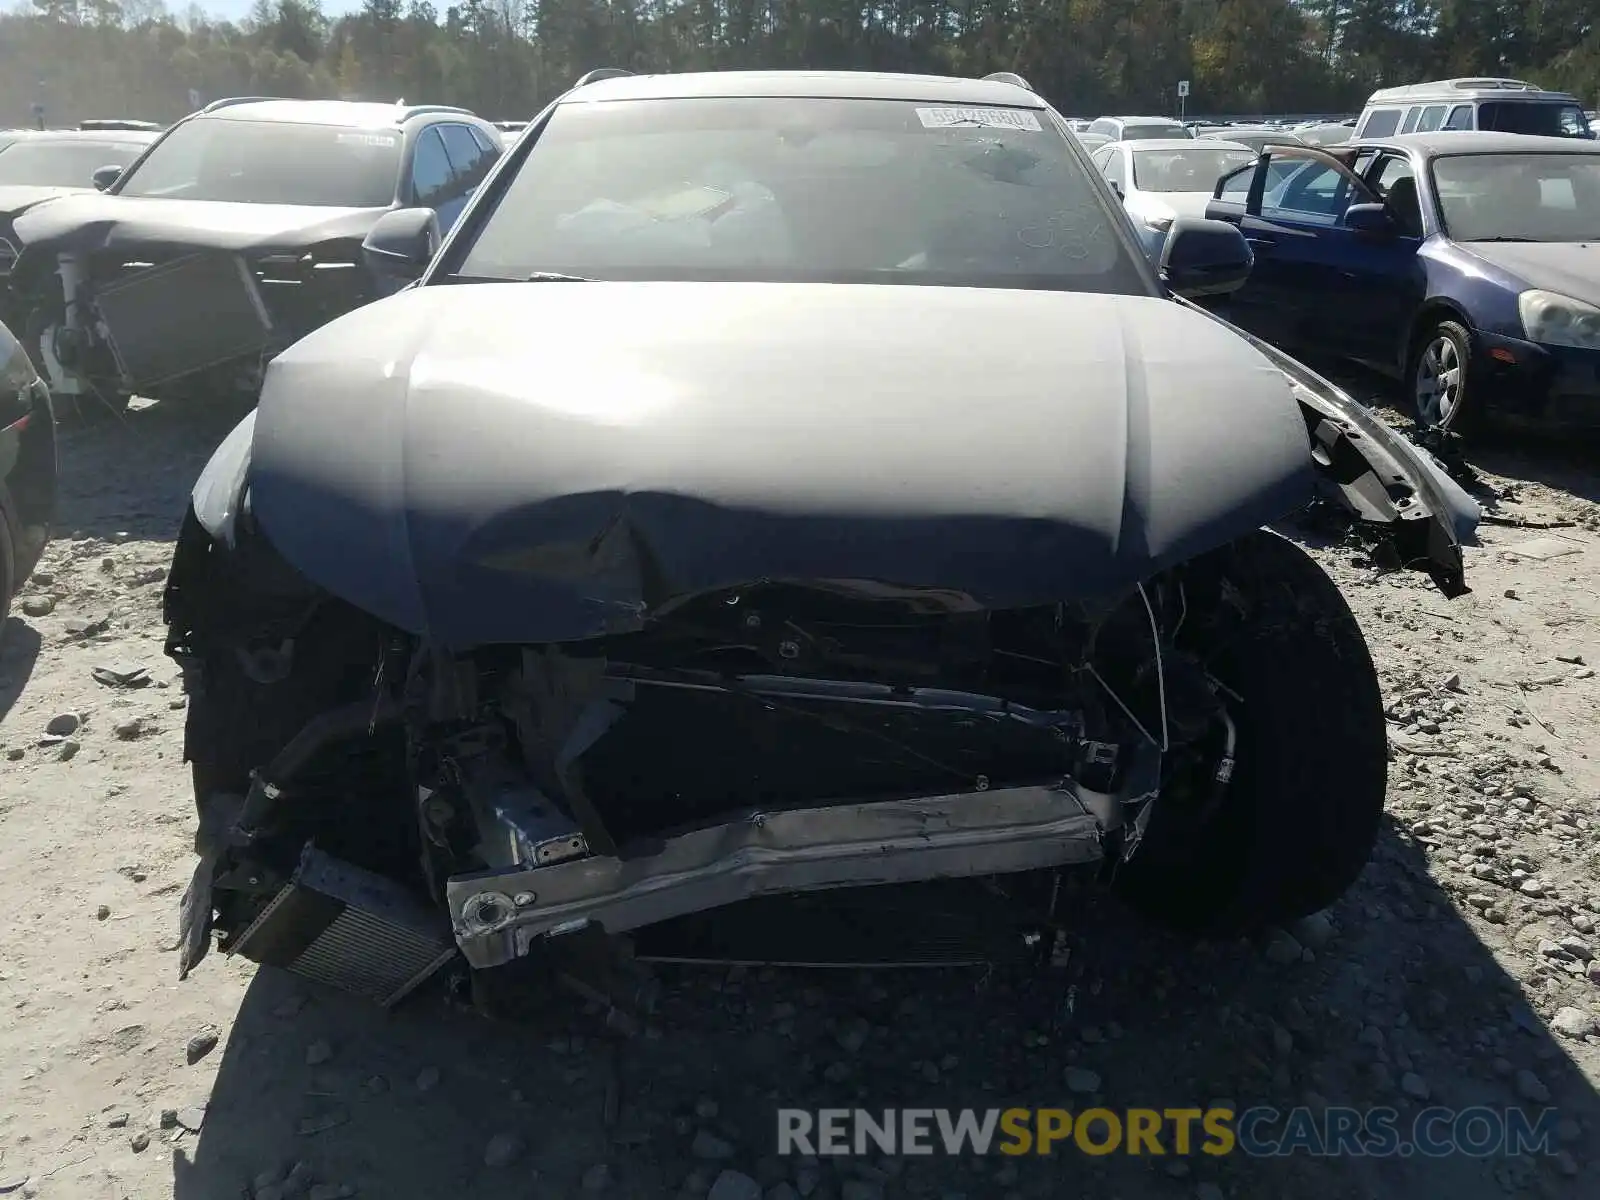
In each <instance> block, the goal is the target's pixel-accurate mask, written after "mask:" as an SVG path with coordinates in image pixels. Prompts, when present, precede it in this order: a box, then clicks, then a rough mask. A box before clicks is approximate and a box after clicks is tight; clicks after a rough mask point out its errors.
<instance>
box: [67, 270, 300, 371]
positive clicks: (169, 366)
mask: <svg viewBox="0 0 1600 1200" xmlns="http://www.w3.org/2000/svg"><path fill="white" fill-rule="evenodd" d="M95 307H96V309H98V310H99V313H100V319H101V321H102V322H104V324H105V328H106V332H107V335H108V336H109V338H110V341H111V349H112V352H113V353H114V354H115V355H116V358H117V365H118V366H119V367H120V368H121V371H122V374H123V376H124V378H125V379H126V381H127V382H128V383H129V384H130V385H131V386H133V387H134V388H139V387H149V386H151V385H152V384H158V383H165V382H166V381H167V380H170V379H176V378H178V377H179V376H182V375H188V374H191V373H193V372H195V371H203V370H205V369H206V368H207V367H215V366H221V365H223V364H225V363H229V362H233V361H235V360H238V359H247V358H254V357H256V356H258V355H260V354H261V353H262V352H263V351H265V350H266V349H267V347H268V346H269V345H270V344H271V342H272V320H271V318H270V317H269V316H268V314H267V309H266V305H265V304H263V303H262V300H261V293H260V291H259V290H258V289H257V287H256V281H255V278H254V277H253V276H252V275H251V273H250V268H249V266H248V265H247V264H246V263H245V261H244V259H242V258H240V257H239V256H238V255H237V254H226V253H220V252H215V251H209V252H203V253H199V254H189V255H185V256H184V257H183V258H177V259H173V260H172V261H171V262H167V263H163V264H161V265H160V266H155V267H149V268H146V269H144V270H141V271H137V272H135V273H132V274H130V275H128V276H127V277H126V278H124V279H118V280H115V281H114V282H111V283H107V284H104V285H101V286H100V287H99V288H98V289H97V290H96V293H95Z"/></svg>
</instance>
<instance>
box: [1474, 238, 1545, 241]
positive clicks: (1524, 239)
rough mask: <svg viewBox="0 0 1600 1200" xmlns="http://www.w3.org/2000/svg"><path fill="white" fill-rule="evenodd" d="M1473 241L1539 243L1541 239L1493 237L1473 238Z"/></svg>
mask: <svg viewBox="0 0 1600 1200" xmlns="http://www.w3.org/2000/svg"><path fill="white" fill-rule="evenodd" d="M1472 240H1473V241H1475V242H1537V241H1538V240H1539V239H1538V238H1528V237H1492V238H1473V239H1472Z"/></svg>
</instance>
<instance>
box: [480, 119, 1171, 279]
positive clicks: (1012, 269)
mask: <svg viewBox="0 0 1600 1200" xmlns="http://www.w3.org/2000/svg"><path fill="white" fill-rule="evenodd" d="M1067 137H1068V135H1066V134H1064V133H1063V132H1062V131H1061V130H1060V129H1059V128H1058V127H1057V126H1056V125H1055V124H1054V122H1053V121H1052V119H1051V117H1050V115H1049V114H1048V113H1047V112H1045V111H1044V110H1040V109H1029V108H1002V107H984V108H970V107H955V106H945V105H937V104H933V103H929V102H913V101H899V100H866V99H842V98H810V99H794V98H785V97H734V98H709V97H694V98H684V99H659V100H640V101H606V102H594V103H584V104H578V103H573V104H566V105H562V106H560V107H558V108H557V109H556V111H555V112H554V114H553V115H552V117H551V119H550V122H549V124H548V126H547V127H546V128H544V129H542V130H541V131H539V133H538V135H537V141H536V142H535V143H534V145H533V147H532V149H531V152H530V153H529V154H528V155H527V157H526V158H525V160H524V161H523V162H522V163H521V165H520V168H519V169H518V171H517V173H516V175H515V177H514V178H513V179H512V180H511V181H510V183H509V185H508V187H507V189H506V191H505V192H504V193H503V194H502V195H500V196H499V197H498V199H497V202H496V203H495V205H494V208H493V210H492V211H491V212H490V213H489V214H488V215H487V217H486V219H485V223H484V224H483V226H482V228H481V231H480V232H479V233H478V234H477V236H476V238H475V240H474V241H473V242H472V244H471V245H470V246H468V247H466V249H465V254H464V257H463V258H462V259H461V260H460V261H459V263H458V264H457V266H456V269H455V274H456V275H457V277H460V278H467V279H480V278H481V279H525V278H527V277H528V276H529V275H531V274H534V273H536V272H558V273H564V274H570V275H578V276H583V277H586V278H601V279H663V280H673V279H703V280H739V281H773V282H810V281H815V282H824V283H852V282H854V283H865V282H872V283H909V284H946V285H959V286H969V287H1021V288H1056V289H1062V290H1072V291H1093V292H1118V293H1124V294H1141V293H1144V292H1146V291H1147V290H1148V286H1149V285H1148V283H1147V282H1146V280H1147V276H1145V275H1144V273H1143V272H1142V271H1141V270H1140V268H1139V267H1138V266H1137V265H1136V264H1135V261H1134V258H1133V253H1132V252H1131V251H1130V250H1129V248H1128V247H1127V246H1126V245H1125V244H1124V243H1123V242H1122V240H1120V239H1119V237H1118V233H1117V230H1118V228H1119V226H1118V224H1117V221H1118V218H1117V214H1115V213H1114V212H1113V211H1112V210H1111V209H1110V208H1109V207H1108V205H1107V204H1106V203H1105V202H1104V201H1103V200H1102V199H1101V197H1100V195H1099V191H1098V188H1097V186H1096V185H1095V183H1094V181H1093V178H1092V176H1091V175H1090V174H1089V172H1088V170H1087V169H1086V168H1085V166H1084V165H1082V163H1081V162H1080V160H1079V158H1078V156H1077V155H1076V154H1075V153H1074V152H1073V149H1072V147H1071V145H1070V143H1069V142H1068V140H1067Z"/></svg>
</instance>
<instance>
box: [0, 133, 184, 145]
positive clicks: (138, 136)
mask: <svg viewBox="0 0 1600 1200" xmlns="http://www.w3.org/2000/svg"><path fill="white" fill-rule="evenodd" d="M5 132H6V136H7V137H15V139H16V140H17V141H19V142H21V141H27V142H93V143H96V144H99V145H104V144H105V143H106V142H123V143H126V144H128V145H132V146H148V145H149V144H150V143H151V142H153V141H155V140H156V139H157V138H158V137H160V136H161V133H160V131H159V130H157V131H155V132H150V131H148V130H144V129H20V130H16V129H14V130H7V131H5Z"/></svg>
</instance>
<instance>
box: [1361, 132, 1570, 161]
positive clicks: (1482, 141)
mask: <svg viewBox="0 0 1600 1200" xmlns="http://www.w3.org/2000/svg"><path fill="white" fill-rule="evenodd" d="M1358 146H1396V147H1399V148H1402V149H1406V150H1415V151H1418V152H1420V153H1421V154H1422V155H1423V156H1424V157H1426V158H1434V157H1437V156H1438V155H1441V154H1516V153H1522V154H1600V142H1596V141H1594V140H1592V139H1589V138H1570V137H1540V136H1538V135H1536V134H1528V133H1502V132H1500V131H1499V130H1492V129H1460V130H1451V131H1448V132H1445V131H1440V132H1436V133H1401V134H1396V135H1395V136H1393V137H1375V138H1357V139H1356V140H1355V141H1352V142H1346V143H1345V144H1344V149H1345V150H1347V151H1348V150H1350V149H1352V148H1354V147H1358Z"/></svg>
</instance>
